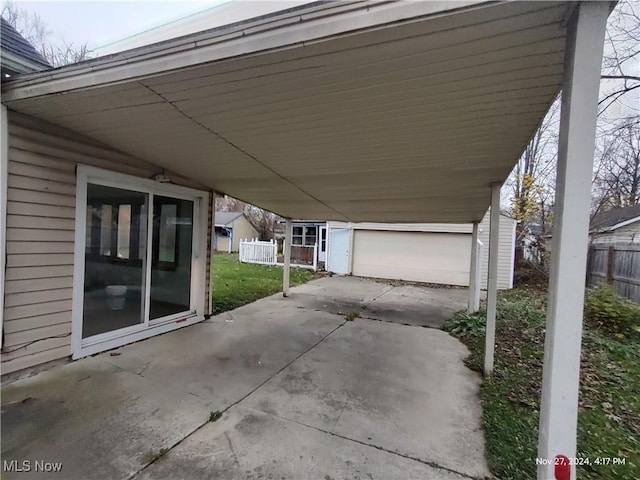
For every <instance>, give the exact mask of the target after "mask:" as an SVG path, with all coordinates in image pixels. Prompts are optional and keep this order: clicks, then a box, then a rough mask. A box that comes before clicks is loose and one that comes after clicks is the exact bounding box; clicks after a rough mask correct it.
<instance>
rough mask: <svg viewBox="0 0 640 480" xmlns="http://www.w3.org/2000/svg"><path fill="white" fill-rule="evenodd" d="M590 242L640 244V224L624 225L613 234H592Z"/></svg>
mask: <svg viewBox="0 0 640 480" xmlns="http://www.w3.org/2000/svg"><path fill="white" fill-rule="evenodd" d="M591 242H592V243H596V244H603V243H640V222H636V223H632V224H631V225H625V226H624V227H620V228H618V229H616V230H614V231H613V232H606V233H594V234H593V235H592V237H591Z"/></svg>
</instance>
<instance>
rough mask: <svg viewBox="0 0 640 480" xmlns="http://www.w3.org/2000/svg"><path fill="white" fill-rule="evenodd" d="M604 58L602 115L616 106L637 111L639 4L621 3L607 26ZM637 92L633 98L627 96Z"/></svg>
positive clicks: (624, 0) (635, 1)
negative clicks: (620, 105)
mask: <svg viewBox="0 0 640 480" xmlns="http://www.w3.org/2000/svg"><path fill="white" fill-rule="evenodd" d="M605 47H606V48H605V55H604V59H603V62H602V75H601V78H602V85H601V90H602V93H603V95H602V97H601V99H600V102H599V113H600V114H602V113H604V112H605V111H606V110H607V109H608V108H609V107H611V106H612V105H614V104H615V103H616V102H626V100H627V97H633V99H632V101H631V102H630V103H629V104H628V105H626V106H627V107H628V108H631V109H634V110H637V109H638V104H637V98H638V95H637V94H638V92H639V90H638V89H640V75H638V71H639V69H638V65H640V2H638V0H622V1H620V2H619V3H618V5H617V6H616V8H615V9H614V11H613V12H612V14H611V16H610V17H609V21H608V23H607V31H606V37H605ZM631 92H635V93H634V95H632V96H629V95H628V94H629V93H631Z"/></svg>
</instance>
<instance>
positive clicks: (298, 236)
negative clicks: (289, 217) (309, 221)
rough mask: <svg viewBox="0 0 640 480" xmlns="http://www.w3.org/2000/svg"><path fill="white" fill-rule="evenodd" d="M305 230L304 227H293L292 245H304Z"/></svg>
mask: <svg viewBox="0 0 640 480" xmlns="http://www.w3.org/2000/svg"><path fill="white" fill-rule="evenodd" d="M303 238H304V230H303V228H302V227H293V236H292V237H291V245H303Z"/></svg>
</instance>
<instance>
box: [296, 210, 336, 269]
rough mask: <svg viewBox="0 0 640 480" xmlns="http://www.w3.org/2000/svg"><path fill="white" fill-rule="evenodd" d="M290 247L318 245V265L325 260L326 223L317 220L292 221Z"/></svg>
mask: <svg viewBox="0 0 640 480" xmlns="http://www.w3.org/2000/svg"><path fill="white" fill-rule="evenodd" d="M292 228H293V230H292V235H291V245H292V246H294V247H295V246H301V245H304V246H308V247H312V246H313V245H318V250H317V257H318V259H317V260H318V263H320V262H325V261H326V259H327V222H321V221H317V220H293V221H292Z"/></svg>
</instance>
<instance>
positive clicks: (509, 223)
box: [465, 213, 516, 290]
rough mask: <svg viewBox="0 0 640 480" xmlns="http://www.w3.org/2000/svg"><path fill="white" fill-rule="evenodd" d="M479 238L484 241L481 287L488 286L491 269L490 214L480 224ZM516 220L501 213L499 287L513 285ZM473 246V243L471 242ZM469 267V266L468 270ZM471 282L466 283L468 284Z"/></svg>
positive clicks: (503, 287) (504, 287)
mask: <svg viewBox="0 0 640 480" xmlns="http://www.w3.org/2000/svg"><path fill="white" fill-rule="evenodd" d="M478 228H479V232H478V240H480V241H481V242H482V243H484V248H483V250H482V258H481V265H482V276H481V284H480V288H482V289H484V290H486V288H487V272H488V271H489V214H488V213H487V214H486V215H485V216H484V218H483V219H482V222H481V223H480V225H479V226H478ZM515 228H516V221H515V220H514V219H513V218H510V217H506V216H504V215H500V234H499V240H498V288H499V289H506V288H512V287H513V281H512V279H513V255H514V253H515V251H514V249H515V244H514V235H515ZM469 247H471V243H469ZM468 271H469V269H468V268H467V272H468ZM468 284H469V282H468V281H467V283H466V284H465V285H468Z"/></svg>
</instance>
